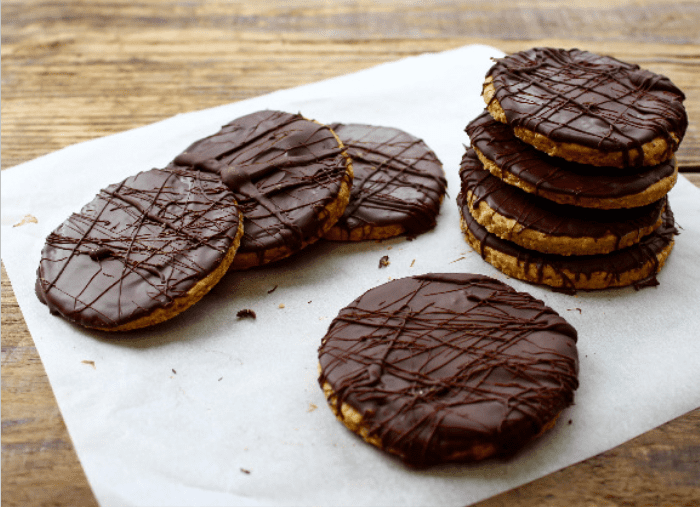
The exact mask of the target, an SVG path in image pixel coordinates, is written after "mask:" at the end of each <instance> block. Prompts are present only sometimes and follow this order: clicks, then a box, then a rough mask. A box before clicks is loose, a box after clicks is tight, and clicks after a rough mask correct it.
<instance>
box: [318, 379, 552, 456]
mask: <svg viewBox="0 0 700 507" xmlns="http://www.w3.org/2000/svg"><path fill="white" fill-rule="evenodd" d="M319 370H320V366H319ZM323 393H324V394H325V395H326V400H327V401H328V406H329V407H330V408H331V410H332V411H333V413H334V414H335V416H336V418H337V419H338V421H340V422H341V423H343V424H344V425H345V427H346V428H348V429H349V430H350V431H352V432H353V433H355V434H356V435H359V436H360V437H362V439H363V440H364V441H365V442H367V443H368V444H372V445H373V446H375V447H378V448H379V449H382V450H383V451H386V452H389V453H391V454H396V455H399V454H398V453H397V452H396V451H395V450H393V449H391V448H385V447H384V446H383V445H382V441H381V439H380V438H379V437H377V436H376V435H372V434H370V431H369V429H368V428H367V427H366V426H365V425H364V424H363V421H362V414H360V413H359V412H358V411H357V410H355V409H354V408H353V407H351V406H350V405H348V404H347V403H342V404H341V406H340V408H338V398H337V396H336V394H335V392H334V391H333V388H332V387H331V386H330V384H329V383H328V382H324V384H323ZM555 422H556V418H555V419H554V420H553V421H551V422H550V423H548V424H546V425H545V426H544V428H543V429H542V431H541V432H540V435H541V434H542V433H544V431H546V430H547V429H550V428H552V427H553V426H554V423H555ZM538 436H539V435H538ZM497 451H498V448H497V447H496V446H495V445H494V444H493V443H491V442H481V443H474V444H473V445H472V446H471V447H470V448H468V449H455V451H454V453H452V455H451V456H450V457H449V458H448V459H447V461H481V460H484V459H486V458H489V457H491V456H494V455H495V454H496V452H497Z"/></svg>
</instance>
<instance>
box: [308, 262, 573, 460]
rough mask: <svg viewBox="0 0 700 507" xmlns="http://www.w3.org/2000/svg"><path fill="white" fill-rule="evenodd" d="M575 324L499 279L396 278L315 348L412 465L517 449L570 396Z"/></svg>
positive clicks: (339, 388)
mask: <svg viewBox="0 0 700 507" xmlns="http://www.w3.org/2000/svg"><path fill="white" fill-rule="evenodd" d="M576 340H577V333H576V330H575V329H574V328H573V327H572V326H571V325H570V324H568V323H567V322H566V321H565V320H564V319H563V318H562V317H560V316H559V315H558V314H557V313H556V312H555V311H554V310H552V309H551V308H548V307H546V306H545V305H544V303H543V302H542V301H539V300H537V299H535V298H534V297H532V296H531V295H530V294H527V293H522V292H517V291H515V290H514V289H513V288H512V287H509V286H508V285H505V284H504V283H502V282H499V281H497V280H494V279H492V278H489V277H486V276H482V275H475V274H465V273H459V274H453V273H442V274H426V275H422V276H416V277H411V278H402V279H398V280H394V281H391V282H389V283H387V284H384V285H381V286H379V287H376V288H374V289H371V290H370V291H368V292H366V293H365V294H363V295H362V296H360V297H359V298H358V299H356V300H355V301H354V302H353V303H351V304H350V305H349V306H347V307H346V308H344V309H343V310H341V311H340V313H339V314H338V316H337V317H336V318H335V319H334V320H333V322H332V323H331V325H330V327H329V330H328V333H327V334H326V336H325V337H324V339H323V343H322V345H321V347H320V349H319V360H320V364H321V376H320V378H319V382H320V383H321V385H323V384H324V383H326V382H327V383H328V384H330V386H331V387H332V389H333V391H334V392H335V394H336V396H337V404H338V406H340V405H341V404H342V403H347V404H348V405H350V406H351V407H353V408H354V409H355V410H356V411H357V412H359V413H360V414H361V415H362V425H363V426H365V427H366V428H367V429H368V430H369V432H370V435H376V436H377V437H379V438H380V439H381V447H382V448H384V449H385V450H387V451H389V452H392V453H394V454H397V455H398V456H400V457H401V458H402V459H403V460H404V461H405V462H406V463H408V464H410V465H413V466H419V467H420V466H428V465H433V464H437V463H443V462H449V461H460V460H469V459H470V458H471V457H472V453H471V450H472V449H473V448H474V447H478V446H482V445H484V444H491V445H493V446H494V447H495V448H494V451H495V454H496V455H502V456H505V455H510V454H513V453H514V452H516V451H517V450H518V449H520V448H521V447H522V446H523V445H524V444H525V443H527V442H528V441H529V440H531V439H532V438H533V437H535V436H536V435H538V434H539V433H540V431H541V430H542V429H543V428H544V427H545V425H547V423H550V422H551V421H552V420H553V419H555V418H556V416H557V415H558V414H559V412H560V411H561V410H563V409H564V408H565V407H567V406H569V405H570V404H571V403H572V402H573V396H574V390H575V389H576V388H577V387H578V380H577V371H578V356H577V350H576Z"/></svg>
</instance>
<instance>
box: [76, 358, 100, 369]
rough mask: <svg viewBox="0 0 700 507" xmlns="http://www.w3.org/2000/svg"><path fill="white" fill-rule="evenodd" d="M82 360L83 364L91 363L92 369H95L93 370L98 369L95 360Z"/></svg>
mask: <svg viewBox="0 0 700 507" xmlns="http://www.w3.org/2000/svg"><path fill="white" fill-rule="evenodd" d="M80 362H81V363H83V364H89V365H90V366H92V369H93V370H96V369H97V368H96V367H95V361H88V360H87V359H86V360H84V361H80Z"/></svg>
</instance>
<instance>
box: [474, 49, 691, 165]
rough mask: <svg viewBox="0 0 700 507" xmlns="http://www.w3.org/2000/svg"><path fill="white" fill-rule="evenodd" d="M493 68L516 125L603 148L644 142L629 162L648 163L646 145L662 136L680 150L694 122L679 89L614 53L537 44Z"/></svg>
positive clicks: (498, 95)
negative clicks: (598, 53) (644, 157)
mask: <svg viewBox="0 0 700 507" xmlns="http://www.w3.org/2000/svg"><path fill="white" fill-rule="evenodd" d="M487 75H490V76H492V77H493V82H494V86H495V90H496V93H495V95H494V97H495V98H496V99H497V100H498V101H499V103H500V104H501V107H502V109H503V111H504V112H505V115H506V118H507V121H508V124H509V125H510V126H511V127H518V126H520V127H525V128H527V129H529V130H531V131H533V132H537V133H540V134H542V135H544V136H546V137H548V138H550V139H552V140H554V141H557V142H573V143H576V144H579V145H583V146H587V147H590V148H594V149H598V150H601V151H603V152H617V151H621V152H623V153H624V154H628V153H629V150H631V149H637V150H639V155H640V156H638V157H636V158H635V159H634V160H629V159H628V160H626V164H625V165H628V166H638V165H641V164H642V160H643V154H642V153H641V146H642V145H643V144H645V143H648V142H650V141H652V140H653V139H655V138H659V137H660V138H664V139H666V140H667V142H668V146H669V148H668V149H669V152H671V153H672V152H675V151H676V149H677V147H678V143H679V142H680V140H681V139H682V138H683V136H684V135H685V131H686V129H687V126H688V116H687V113H686V111H685V108H684V107H683V100H684V99H685V95H684V94H683V92H682V91H681V90H680V89H678V88H677V87H676V86H675V85H674V84H673V83H672V82H671V81H670V80H669V79H668V78H667V77H665V76H661V75H658V74H654V73H652V72H649V71H647V70H641V69H640V68H639V66H637V65H633V64H629V63H625V62H621V61H619V60H616V59H615V58H611V57H607V56H598V55H595V54H593V53H589V52H587V51H580V50H578V49H572V50H568V51H567V50H563V49H552V48H533V49H530V50H527V51H522V52H519V53H515V54H513V55H510V56H506V57H504V58H502V59H499V60H498V61H497V62H496V64H495V65H494V66H493V67H492V68H491V70H489V72H488V73H487ZM670 132H674V133H676V135H677V136H678V139H677V140H676V139H673V138H672V137H671V136H670V135H669V133H670ZM625 156H627V155H625ZM669 156H670V153H669Z"/></svg>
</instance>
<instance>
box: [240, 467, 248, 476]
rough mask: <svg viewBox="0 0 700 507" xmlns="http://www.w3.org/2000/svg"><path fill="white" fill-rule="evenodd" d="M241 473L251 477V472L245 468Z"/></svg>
mask: <svg viewBox="0 0 700 507" xmlns="http://www.w3.org/2000/svg"><path fill="white" fill-rule="evenodd" d="M241 472H243V473H244V474H248V475H250V470H247V469H245V468H241Z"/></svg>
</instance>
